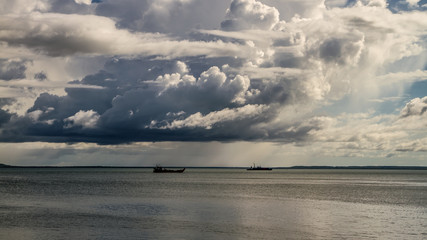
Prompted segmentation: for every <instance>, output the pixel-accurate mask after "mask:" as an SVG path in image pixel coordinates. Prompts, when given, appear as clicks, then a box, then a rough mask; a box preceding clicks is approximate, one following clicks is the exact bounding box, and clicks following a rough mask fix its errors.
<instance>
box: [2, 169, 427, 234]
mask: <svg viewBox="0 0 427 240" xmlns="http://www.w3.org/2000/svg"><path fill="white" fill-rule="evenodd" d="M0 194H1V197H0V239H343V238H346V239H368V238H375V239H377V238H382V239H425V238H427V211H426V210H427V171H394V170H382V171H380V170H353V171H351V170H273V171H271V172H248V171H245V170H212V169H209V170H205V169H189V170H186V172H185V173H183V174H153V173H151V170H150V169H1V170H0Z"/></svg>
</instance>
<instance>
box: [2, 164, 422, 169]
mask: <svg viewBox="0 0 427 240" xmlns="http://www.w3.org/2000/svg"><path fill="white" fill-rule="evenodd" d="M153 167H154V166H13V165H7V164H0V168H153ZM164 167H165V168H183V167H185V168H188V169H247V167H197V166H190V167H189V166H164ZM272 169H273V170H274V169H296V170H298V169H319V170H321V169H348V170H357V169H372V170H380V169H382V170H427V166H292V167H272Z"/></svg>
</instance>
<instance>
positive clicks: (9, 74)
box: [0, 59, 27, 80]
mask: <svg viewBox="0 0 427 240" xmlns="http://www.w3.org/2000/svg"><path fill="white" fill-rule="evenodd" d="M26 63H27V61H24V60H7V59H0V80H12V79H21V78H25V71H26V70H27V66H26Z"/></svg>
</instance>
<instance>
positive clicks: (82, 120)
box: [64, 110, 99, 128]
mask: <svg viewBox="0 0 427 240" xmlns="http://www.w3.org/2000/svg"><path fill="white" fill-rule="evenodd" d="M98 120H99V114H98V113H97V112H95V111H93V110H89V111H79V112H77V113H76V114H74V115H73V116H71V117H68V118H65V119H64V122H65V123H66V125H65V128H71V127H76V126H81V127H83V128H94V127H96V125H97V123H98Z"/></svg>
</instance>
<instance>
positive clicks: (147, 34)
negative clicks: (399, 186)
mask: <svg viewBox="0 0 427 240" xmlns="http://www.w3.org/2000/svg"><path fill="white" fill-rule="evenodd" d="M426 10H427V1H424V0H422V1H418V0H406V1H404V0H400V1H399V0H393V1H385V0H371V1H369V0H362V1H353V0H349V1H345V0H344V1H343V0H330V1H329V0H326V1H324V0H280V1H278V0H259V1H256V0H232V1H231V0H215V1H212V0H121V1H116V0H96V1H95V0H92V1H91V0H67V1H64V0H14V1H9V0H0V163H6V164H12V165H122V166H151V165H154V164H162V165H185V166H191V165H197V166H249V165H251V164H252V163H253V162H256V163H258V164H262V165H264V166H293V165H427V50H426V49H427V21H425V19H427V12H426Z"/></svg>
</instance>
